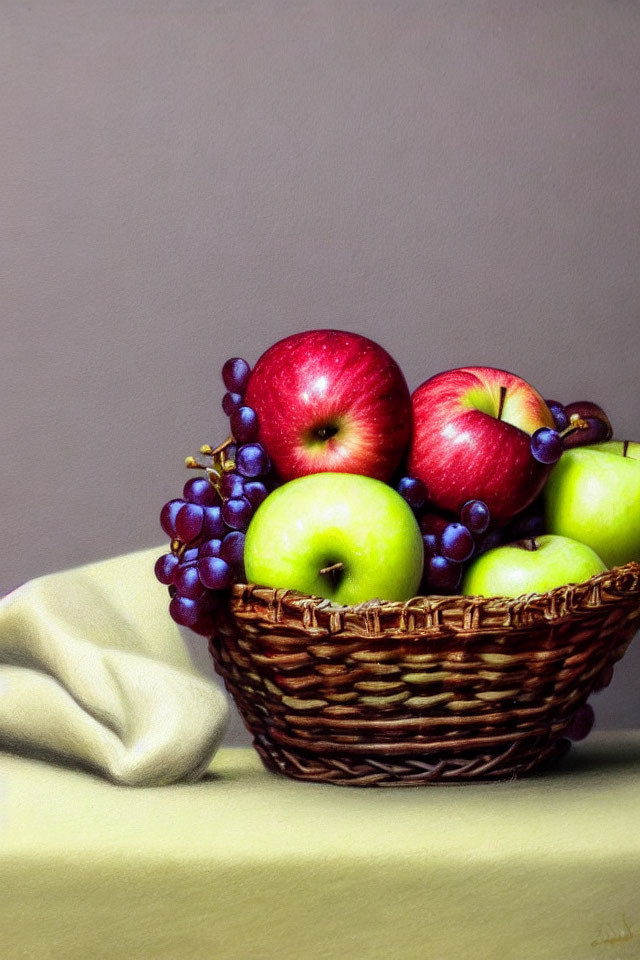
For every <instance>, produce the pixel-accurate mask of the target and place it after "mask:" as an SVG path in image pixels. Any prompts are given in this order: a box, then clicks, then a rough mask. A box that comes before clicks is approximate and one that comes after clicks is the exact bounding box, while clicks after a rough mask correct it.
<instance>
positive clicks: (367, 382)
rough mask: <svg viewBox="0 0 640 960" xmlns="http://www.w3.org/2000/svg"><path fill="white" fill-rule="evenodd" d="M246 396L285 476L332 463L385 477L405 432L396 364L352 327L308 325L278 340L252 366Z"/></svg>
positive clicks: (407, 409) (406, 400)
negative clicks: (307, 328)
mask: <svg viewBox="0 0 640 960" xmlns="http://www.w3.org/2000/svg"><path fill="white" fill-rule="evenodd" d="M244 403H245V405H246V406H248V407H249V408H251V409H252V410H254V411H255V412H256V414H257V419H258V433H257V438H258V440H259V442H260V443H261V444H262V446H263V447H264V448H265V450H266V451H267V453H268V455H269V457H270V458H271V460H272V462H273V464H274V466H275V468H276V471H277V473H278V475H279V476H280V477H281V478H282V479H283V480H291V479H294V478H295V477H301V476H305V475H307V474H313V473H323V472H327V471H330V472H337V473H354V474H361V475H365V476H370V477H375V478H377V479H378V480H385V481H386V480H389V479H390V478H391V476H392V474H393V473H394V471H395V470H396V468H397V467H398V466H399V464H400V460H401V458H402V456H403V454H404V452H405V449H406V446H407V443H408V440H409V430H410V425H411V398H410V395H409V388H408V387H407V383H406V381H405V378H404V376H403V374H402V372H401V370H400V368H399V366H398V364H397V363H396V362H395V360H393V358H392V357H391V356H390V355H389V354H388V353H387V351H386V350H384V349H383V348H382V347H381V346H379V345H378V344H377V343H374V342H373V341H372V340H369V339H367V338H366V337H362V336H359V335H358V334H355V333H347V332H344V331H340V330H310V331H307V332H305V333H297V334H294V335H293V336H290V337H286V338H285V339H284V340H280V341H279V342H278V343H275V344H274V345H273V346H272V347H270V348H269V349H268V350H267V351H266V352H265V353H264V354H263V355H262V356H261V357H260V359H259V360H258V362H257V363H256V365H255V367H254V368H253V370H252V371H251V374H250V377H249V382H248V387H247V389H246V394H245V396H244ZM234 415H235V414H234Z"/></svg>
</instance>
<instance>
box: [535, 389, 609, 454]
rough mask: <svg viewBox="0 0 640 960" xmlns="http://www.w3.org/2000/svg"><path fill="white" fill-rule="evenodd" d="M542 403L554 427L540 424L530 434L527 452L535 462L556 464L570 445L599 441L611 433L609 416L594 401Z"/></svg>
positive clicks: (578, 445) (607, 438)
mask: <svg viewBox="0 0 640 960" xmlns="http://www.w3.org/2000/svg"><path fill="white" fill-rule="evenodd" d="M545 402H546V404H547V406H548V407H549V410H550V411H551V416H552V417H553V422H554V427H555V429H554V428H552V427H540V429H539V430H536V431H535V433H533V434H532V436H531V454H532V456H533V457H534V458H535V459H536V460H538V461H539V463H545V464H552V463H557V461H558V460H559V459H560V457H561V456H562V454H563V452H564V451H565V450H567V449H568V448H570V447H583V446H586V445H587V444H591V443H602V442H603V441H604V440H610V439H611V437H612V436H613V431H612V428H611V423H610V421H609V418H608V417H607V415H606V413H605V412H604V410H603V409H602V408H601V407H599V406H598V405H597V404H596V403H591V402H588V401H579V402H577V403H569V404H567V406H563V405H562V404H561V403H558V401H557V400H546V401H545Z"/></svg>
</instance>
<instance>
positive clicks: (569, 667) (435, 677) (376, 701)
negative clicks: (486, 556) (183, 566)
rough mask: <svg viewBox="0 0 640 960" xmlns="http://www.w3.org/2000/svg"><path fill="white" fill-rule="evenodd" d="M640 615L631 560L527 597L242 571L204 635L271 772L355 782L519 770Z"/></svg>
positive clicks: (534, 759) (637, 577)
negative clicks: (409, 596)
mask: <svg viewBox="0 0 640 960" xmlns="http://www.w3.org/2000/svg"><path fill="white" fill-rule="evenodd" d="M639 626H640V564H638V563H628V564H626V565H625V566H622V567H616V568H614V569H613V570H609V571H607V572H605V573H603V574H600V575H598V576H596V577H593V578H592V579H591V580H588V581H587V582H586V583H581V584H574V585H570V586H566V587H560V588H557V589H556V590H553V591H550V592H549V593H545V594H539V595H537V594H536V595H531V596H527V597H520V598H518V599H516V600H510V599H505V598H493V599H482V598H478V597H461V596H455V597H418V598H415V599H413V600H409V601H407V602H406V603H386V602H384V603H383V602H379V601H375V602H371V603H366V604H362V605H360V606H356V607H342V606H336V605H335V604H332V603H331V602H330V601H328V600H320V599H317V598H313V597H307V596H303V595H301V594H299V593H293V592H291V591H286V590H274V589H270V588H266V587H256V586H253V585H243V584H238V585H236V586H235V587H234V588H233V589H232V591H231V593H230V596H229V603H228V606H227V607H226V608H225V610H224V612H223V614H222V615H221V618H220V626H219V632H218V634H217V636H215V637H213V638H212V639H211V640H210V643H209V647H210V650H211V653H212V656H213V659H214V662H215V666H216V670H217V672H218V673H219V674H220V675H221V677H222V678H223V680H224V683H225V685H226V687H227V689H228V690H229V692H230V694H231V695H232V697H233V699H234V701H235V703H236V705H237V707H238V710H239V711H240V714H241V716H242V718H243V720H244V723H245V725H246V727H247V729H248V730H249V731H250V733H251V734H252V736H253V740H254V746H255V748H256V750H257V751H258V753H259V754H260V756H261V758H262V760H263V762H264V764H265V766H266V767H267V768H268V769H270V770H273V771H276V772H280V773H283V774H286V775H287V776H289V777H295V778H297V779H300V780H307V781H313V782H321V783H333V784H340V785H348V786H409V785H422V784H433V783H453V782H455V783H460V782H477V781H488V780H501V779H502V780H503V779H513V778H515V777H522V776H526V775H528V774H531V773H533V772H535V771H538V770H540V769H542V768H544V767H545V766H547V765H549V764H550V763H551V762H552V761H554V760H556V759H558V758H559V757H560V756H562V755H563V754H564V753H566V751H567V749H568V747H569V745H570V742H569V740H568V739H567V738H566V733H567V729H568V727H569V725H570V723H571V721H572V719H573V717H574V716H575V714H576V711H577V710H579V708H580V707H581V706H583V705H584V704H585V703H586V701H587V699H588V697H589V695H590V694H591V693H592V692H593V691H594V690H597V689H598V688H599V686H601V684H602V682H603V678H604V677H605V676H606V674H607V672H608V671H610V668H611V666H612V665H613V664H614V663H615V662H616V661H617V660H619V659H620V658H621V657H622V656H623V654H624V652H625V650H626V648H627V647H628V645H629V643H630V641H631V639H632V637H633V635H634V633H635V632H636V630H637V629H638V627H639Z"/></svg>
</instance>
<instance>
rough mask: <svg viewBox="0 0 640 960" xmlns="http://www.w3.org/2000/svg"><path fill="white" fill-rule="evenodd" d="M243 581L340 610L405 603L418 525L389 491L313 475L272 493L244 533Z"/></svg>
mask: <svg viewBox="0 0 640 960" xmlns="http://www.w3.org/2000/svg"><path fill="white" fill-rule="evenodd" d="M244 561H245V568H246V573H247V580H248V582H251V583H257V584H260V585H261V586H267V587H282V588H285V589H289V590H297V591H299V592H300V593H306V594H310V595H312V596H317V597H326V598H328V599H330V600H333V601H334V602H335V603H339V604H357V603H363V602H364V601H366V600H373V599H375V598H379V599H380V600H408V599H409V598H410V597H412V596H415V595H416V594H417V592H418V586H419V584H420V578H421V576H422V563H423V550H422V537H421V533H420V528H419V526H418V523H417V521H416V519H415V517H414V515H413V513H412V511H411V508H410V507H409V505H408V504H407V503H406V502H405V500H404V499H403V498H402V497H401V496H400V494H398V493H397V492H396V491H395V490H393V489H392V488H391V487H390V486H387V485H386V484H384V483H381V482H380V481H379V480H375V479H373V478H371V477H363V476H358V475H355V474H349V473H346V474H345V473H318V474H313V475H310V476H305V477H300V478H298V479H296V480H292V481H290V482H289V483H285V484H283V485H282V486H281V487H278V488H277V489H276V490H274V491H273V493H271V494H269V496H268V497H267V498H266V500H265V501H264V502H263V503H262V504H261V505H260V507H259V508H258V510H257V511H256V514H255V516H254V518H253V520H252V521H251V523H250V525H249V529H248V530H247V534H246V543H245V551H244Z"/></svg>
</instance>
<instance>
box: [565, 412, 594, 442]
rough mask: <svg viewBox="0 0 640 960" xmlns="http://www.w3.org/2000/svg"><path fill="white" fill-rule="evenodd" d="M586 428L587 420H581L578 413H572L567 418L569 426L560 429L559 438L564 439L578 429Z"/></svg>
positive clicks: (587, 425) (587, 426)
mask: <svg viewBox="0 0 640 960" xmlns="http://www.w3.org/2000/svg"><path fill="white" fill-rule="evenodd" d="M588 428H589V424H588V423H587V421H586V420H583V419H582V417H581V416H580V414H579V413H574V414H572V415H571V418H570V420H569V426H568V427H566V428H565V429H564V430H562V432H561V433H560V434H559V436H560V439H561V440H564V438H565V437H570V436H572V434H574V433H577V432H578V430H588Z"/></svg>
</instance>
